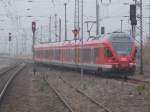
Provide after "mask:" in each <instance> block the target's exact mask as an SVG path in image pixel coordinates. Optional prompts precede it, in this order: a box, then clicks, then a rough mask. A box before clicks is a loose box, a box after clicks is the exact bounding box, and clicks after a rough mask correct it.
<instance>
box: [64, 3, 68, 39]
mask: <svg viewBox="0 0 150 112" xmlns="http://www.w3.org/2000/svg"><path fill="white" fill-rule="evenodd" d="M64 5H65V41H66V40H67V3H65V4H64Z"/></svg>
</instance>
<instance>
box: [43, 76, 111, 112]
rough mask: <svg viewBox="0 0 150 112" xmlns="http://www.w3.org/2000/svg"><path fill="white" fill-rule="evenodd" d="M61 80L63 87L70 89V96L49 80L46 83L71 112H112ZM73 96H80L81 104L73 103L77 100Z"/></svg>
mask: <svg viewBox="0 0 150 112" xmlns="http://www.w3.org/2000/svg"><path fill="white" fill-rule="evenodd" d="M59 79H60V80H61V81H62V83H63V84H62V83H61V85H62V86H63V87H67V88H69V89H68V90H69V91H66V92H67V93H69V94H67V93H66V92H64V91H63V92H62V90H60V88H58V87H56V85H55V84H51V83H49V82H50V81H48V80H46V81H47V82H48V84H49V85H50V87H51V88H52V89H53V91H54V92H55V93H56V94H57V95H58V96H59V98H60V99H61V100H62V101H63V103H64V104H65V105H66V106H67V107H68V109H69V110H70V112H78V111H80V112H85V111H86V112H91V111H94V112H112V111H111V110H109V109H108V108H106V107H105V106H104V105H102V104H100V103H99V102H97V101H96V100H94V99H93V98H91V97H90V96H88V95H87V94H85V93H84V92H83V91H82V90H80V89H77V88H75V87H73V86H72V85H71V84H69V83H68V82H67V81H65V80H64V79H63V78H62V77H60V76H59ZM70 94H71V95H70ZM72 95H73V96H74V95H75V96H76V97H77V96H78V99H77V100H78V101H79V102H80V104H77V103H79V102H78V101H73V100H75V99H72V98H73V96H72ZM71 97H72V98H71ZM81 102H82V103H81ZM77 105H78V106H77Z"/></svg>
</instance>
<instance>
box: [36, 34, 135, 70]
mask: <svg viewBox="0 0 150 112" xmlns="http://www.w3.org/2000/svg"><path fill="white" fill-rule="evenodd" d="M34 51H35V57H34V59H35V60H36V62H40V63H47V64H52V65H58V66H65V67H73V68H81V67H83V68H84V69H88V70H95V71H99V72H106V71H123V72H131V73H133V72H134V71H135V69H136V52H137V48H136V44H135V42H134V40H133V39H132V37H131V36H129V35H128V34H126V33H112V34H108V35H105V36H102V37H100V38H90V39H89V40H84V41H83V43H82V41H80V40H76V41H75V40H73V41H65V42H60V43H47V44H39V45H35V46H34Z"/></svg>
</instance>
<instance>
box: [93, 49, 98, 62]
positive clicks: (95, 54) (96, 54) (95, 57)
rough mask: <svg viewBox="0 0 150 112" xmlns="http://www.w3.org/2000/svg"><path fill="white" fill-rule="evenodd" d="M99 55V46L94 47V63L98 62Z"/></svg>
mask: <svg viewBox="0 0 150 112" xmlns="http://www.w3.org/2000/svg"><path fill="white" fill-rule="evenodd" d="M98 57H99V48H94V63H95V62H96V60H97V58H98Z"/></svg>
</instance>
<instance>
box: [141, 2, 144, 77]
mask: <svg viewBox="0 0 150 112" xmlns="http://www.w3.org/2000/svg"><path fill="white" fill-rule="evenodd" d="M142 5H143V3H142V0H140V41H141V43H140V52H141V55H140V64H141V65H140V74H144V71H143V6H142Z"/></svg>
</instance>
